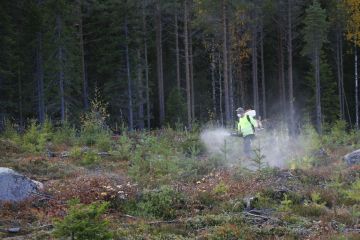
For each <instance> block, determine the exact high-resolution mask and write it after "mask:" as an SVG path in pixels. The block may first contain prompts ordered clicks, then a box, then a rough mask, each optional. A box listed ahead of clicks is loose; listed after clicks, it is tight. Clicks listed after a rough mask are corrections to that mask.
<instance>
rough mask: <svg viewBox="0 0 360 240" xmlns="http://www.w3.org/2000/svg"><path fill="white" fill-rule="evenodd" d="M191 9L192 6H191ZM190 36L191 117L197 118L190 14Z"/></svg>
mask: <svg viewBox="0 0 360 240" xmlns="http://www.w3.org/2000/svg"><path fill="white" fill-rule="evenodd" d="M190 9H191V7H190ZM188 18H189V21H188V24H189V26H188V36H189V64H190V89H191V119H192V120H193V121H194V120H195V96H194V65H193V46H192V28H191V17H190V16H189V14H188Z"/></svg>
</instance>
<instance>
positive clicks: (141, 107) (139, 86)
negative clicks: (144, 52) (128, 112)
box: [137, 50, 145, 130]
mask: <svg viewBox="0 0 360 240" xmlns="http://www.w3.org/2000/svg"><path fill="white" fill-rule="evenodd" d="M137 59H138V64H137V90H138V104H139V105H138V106H139V107H138V127H139V129H141V130H142V129H144V126H145V122H144V96H143V95H144V93H143V89H144V86H143V69H142V64H141V54H140V50H137Z"/></svg>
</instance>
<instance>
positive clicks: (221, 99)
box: [219, 55, 224, 126]
mask: <svg viewBox="0 0 360 240" xmlns="http://www.w3.org/2000/svg"><path fill="white" fill-rule="evenodd" d="M221 70H222V69H221V57H220V55H219V109H220V123H221V126H224V111H223V89H222V78H223V77H222V74H221V73H222V71H221Z"/></svg>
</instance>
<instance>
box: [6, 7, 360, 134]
mask: <svg viewBox="0 0 360 240" xmlns="http://www.w3.org/2000/svg"><path fill="white" fill-rule="evenodd" d="M359 5H360V3H359V1H356V0H326V1H324V0H254V1H248V0H217V1H213V0H162V1H160V0H131V1H126V0H124V1H117V0H76V1H69V0H24V1H20V0H18V1H6V0H1V1H0V13H1V14H0V53H1V59H0V117H1V121H2V122H5V119H10V120H11V121H13V122H15V123H17V124H18V125H19V126H25V125H26V124H27V123H30V120H32V119H36V120H37V121H38V122H40V123H44V122H45V120H46V119H47V118H48V119H50V120H51V121H53V122H56V123H65V122H69V123H71V124H79V123H80V116H82V115H83V114H84V113H85V112H88V111H89V109H90V106H91V101H93V100H94V99H95V98H97V99H101V101H102V102H103V103H104V107H105V108H106V109H105V110H106V112H107V113H108V116H109V118H107V123H108V124H109V125H110V126H115V125H119V126H120V125H126V126H128V127H129V129H144V128H157V127H162V126H165V125H168V124H170V125H171V126H175V125H176V126H179V125H182V126H191V125H192V123H194V122H200V123H204V122H208V121H210V120H211V121H213V122H215V123H218V124H222V125H226V124H232V123H233V122H234V121H235V120H236V114H235V109H236V108H238V107H240V106H241V107H244V108H252V109H255V110H256V111H257V113H258V116H261V117H262V118H263V119H269V120H270V121H274V122H283V123H286V124H287V126H289V130H291V131H293V130H296V128H297V126H299V125H301V123H302V122H305V120H310V121H312V122H313V123H314V124H316V127H317V130H318V131H319V132H321V130H322V125H323V124H331V123H334V122H335V121H336V120H338V119H342V120H346V121H347V122H348V123H349V125H350V126H356V127H357V126H358V122H359V120H358V119H359V117H358V108H359V107H358V90H357V89H358V84H357V51H356V47H357V45H359V39H358V37H359V29H360V18H359V14H360V10H359Z"/></svg>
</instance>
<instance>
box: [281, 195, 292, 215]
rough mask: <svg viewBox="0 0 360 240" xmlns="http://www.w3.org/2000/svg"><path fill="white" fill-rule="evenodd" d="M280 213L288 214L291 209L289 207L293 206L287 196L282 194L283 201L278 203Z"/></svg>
mask: <svg viewBox="0 0 360 240" xmlns="http://www.w3.org/2000/svg"><path fill="white" fill-rule="evenodd" d="M280 204H281V205H280V208H279V209H280V211H284V212H288V211H290V209H291V206H292V205H293V202H292V201H291V200H290V199H289V198H288V195H287V194H286V193H285V194H284V200H282V201H281V202H280Z"/></svg>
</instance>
